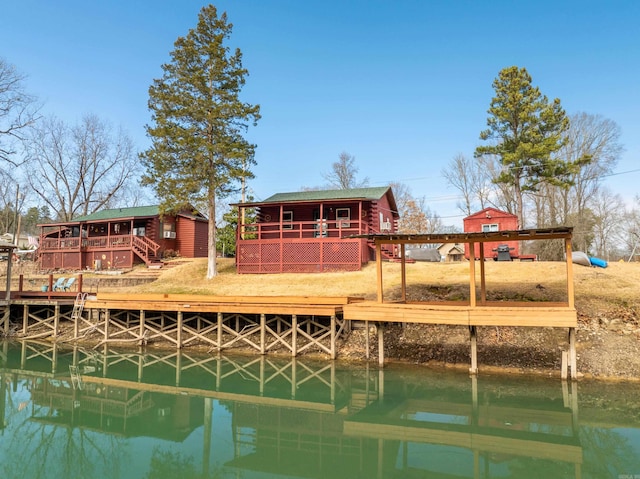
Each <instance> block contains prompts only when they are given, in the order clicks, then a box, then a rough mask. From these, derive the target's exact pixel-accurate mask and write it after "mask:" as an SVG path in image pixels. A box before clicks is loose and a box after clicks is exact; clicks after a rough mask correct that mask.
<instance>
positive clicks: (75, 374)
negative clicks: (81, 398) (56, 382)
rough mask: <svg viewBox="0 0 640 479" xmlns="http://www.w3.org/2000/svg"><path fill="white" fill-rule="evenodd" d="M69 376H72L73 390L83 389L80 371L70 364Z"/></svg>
mask: <svg viewBox="0 0 640 479" xmlns="http://www.w3.org/2000/svg"><path fill="white" fill-rule="evenodd" d="M69 374H70V375H71V385H72V386H73V389H79V390H81V389H82V377H81V376H80V371H79V370H78V366H74V365H73V364H69Z"/></svg>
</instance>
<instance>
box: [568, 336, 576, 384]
mask: <svg viewBox="0 0 640 479" xmlns="http://www.w3.org/2000/svg"><path fill="white" fill-rule="evenodd" d="M577 366H578V365H577V361H576V328H569V367H570V368H571V379H577V378H578V370H577Z"/></svg>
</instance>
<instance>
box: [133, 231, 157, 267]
mask: <svg viewBox="0 0 640 479" xmlns="http://www.w3.org/2000/svg"><path fill="white" fill-rule="evenodd" d="M132 247H133V248H132V249H133V252H134V253H135V254H136V255H137V256H138V257H139V258H140V259H142V261H144V262H145V264H146V265H147V267H148V268H162V265H163V264H164V263H163V262H162V260H161V259H160V257H159V256H158V250H159V249H160V245H159V244H158V243H156V242H155V241H152V240H150V239H149V238H147V237H146V236H134V237H133V242H132Z"/></svg>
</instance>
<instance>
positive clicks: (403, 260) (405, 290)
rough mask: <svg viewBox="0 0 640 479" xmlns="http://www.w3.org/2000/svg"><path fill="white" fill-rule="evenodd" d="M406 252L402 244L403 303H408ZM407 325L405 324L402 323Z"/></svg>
mask: <svg viewBox="0 0 640 479" xmlns="http://www.w3.org/2000/svg"><path fill="white" fill-rule="evenodd" d="M404 250H405V244H404V243H401V244H400V274H401V276H402V278H401V279H400V281H401V296H402V298H401V299H402V302H403V303H406V302H407V262H406V261H405V258H404ZM402 324H405V323H402Z"/></svg>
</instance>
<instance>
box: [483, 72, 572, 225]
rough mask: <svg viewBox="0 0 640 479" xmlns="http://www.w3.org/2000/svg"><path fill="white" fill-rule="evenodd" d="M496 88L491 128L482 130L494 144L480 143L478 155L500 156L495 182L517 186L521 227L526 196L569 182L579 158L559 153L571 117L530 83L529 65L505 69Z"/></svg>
mask: <svg viewBox="0 0 640 479" xmlns="http://www.w3.org/2000/svg"><path fill="white" fill-rule="evenodd" d="M493 88H494V90H495V93H496V96H495V97H494V98H493V99H492V100H491V105H490V107H489V110H488V113H489V118H488V119H487V126H488V128H487V129H486V130H484V131H482V132H481V133H480V139H482V140H493V144H492V145H487V146H479V147H477V148H476V150H475V156H476V157H482V156H484V155H495V156H497V157H498V159H499V160H500V163H501V165H502V171H501V172H500V174H499V175H498V176H497V177H496V178H494V182H496V183H499V184H500V183H501V184H506V185H509V186H510V187H511V188H512V189H513V195H514V198H515V203H516V214H517V216H518V227H519V228H523V227H524V212H523V209H524V195H525V194H527V193H530V192H536V191H538V188H539V186H540V185H541V184H542V183H548V184H553V185H558V186H568V185H570V176H571V174H572V173H574V172H575V171H576V168H577V167H579V166H580V165H579V163H580V162H578V163H574V162H570V161H566V160H563V159H562V158H560V157H558V156H557V155H556V153H557V152H558V151H559V150H560V149H561V148H562V146H563V145H564V144H565V141H566V137H565V135H564V134H565V132H566V130H567V129H568V127H569V119H568V118H567V116H566V114H565V111H564V109H563V108H562V106H561V105H560V100H559V99H557V98H556V99H554V100H553V101H552V102H550V101H549V100H548V99H547V97H546V96H544V95H542V94H541V93H540V90H539V89H538V88H537V87H534V86H532V84H531V76H530V75H529V73H528V72H527V70H526V69H525V68H518V67H516V66H512V67H508V68H504V69H503V70H501V71H500V73H499V75H498V78H496V79H495V80H494V82H493ZM580 161H581V162H582V161H585V159H581V160H580Z"/></svg>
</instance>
